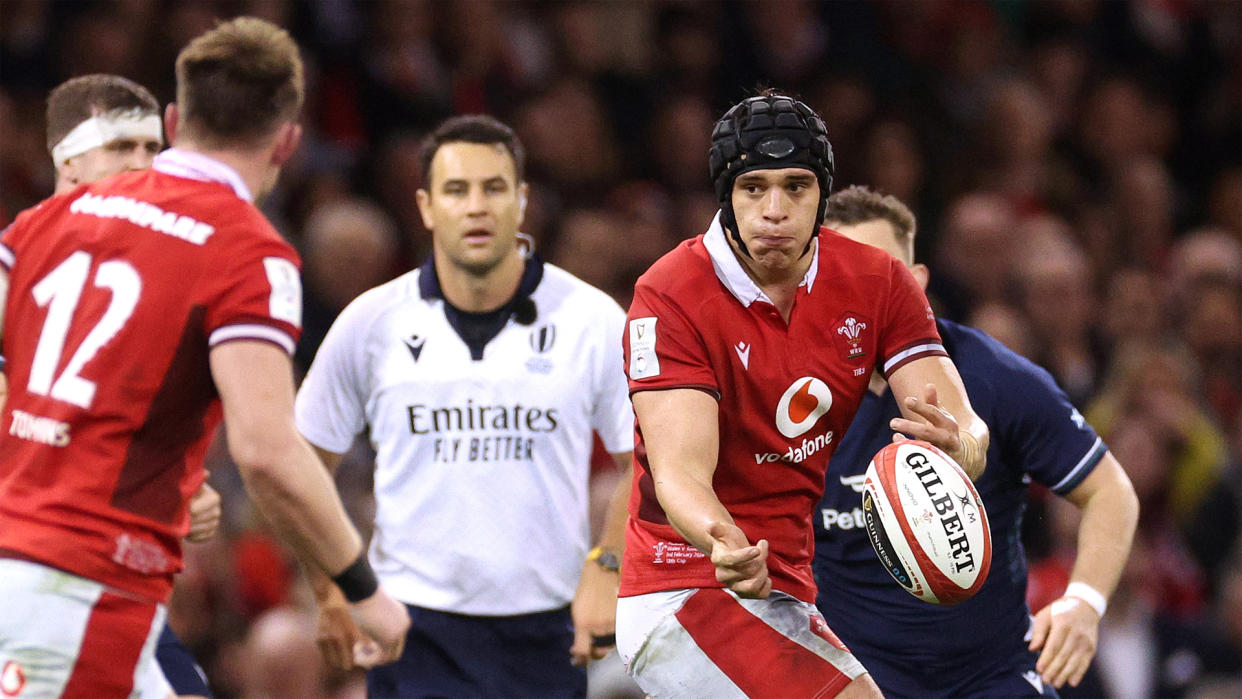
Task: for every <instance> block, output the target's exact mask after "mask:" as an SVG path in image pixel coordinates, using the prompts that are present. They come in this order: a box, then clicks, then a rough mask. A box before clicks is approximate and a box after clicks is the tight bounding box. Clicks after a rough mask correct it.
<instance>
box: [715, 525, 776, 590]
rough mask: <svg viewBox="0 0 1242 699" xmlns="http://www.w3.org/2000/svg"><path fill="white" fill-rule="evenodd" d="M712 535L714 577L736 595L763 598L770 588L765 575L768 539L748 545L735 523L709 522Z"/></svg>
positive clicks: (768, 579) (770, 582)
mask: <svg viewBox="0 0 1242 699" xmlns="http://www.w3.org/2000/svg"><path fill="white" fill-rule="evenodd" d="M707 535H708V536H710V537H711V538H712V564H713V565H715V566H716V580H717V581H719V582H721V583H724V585H725V587H728V588H729V589H730V590H733V591H734V592H736V593H737V595H738V596H739V597H752V598H757V599H764V598H766V597H767V596H768V595H769V594H771V592H772V580H771V579H770V578H769V577H768V540H767V539H760V540H759V542H758V543H757V544H755V545H753V546H752V545H751V543H750V542H749V541H747V539H746V534H744V533H743V532H742V530H741V529H739V528H738V526H737V525H736V524H725V523H724V522H712V523H711V524H710V525H709V526H708V528H707Z"/></svg>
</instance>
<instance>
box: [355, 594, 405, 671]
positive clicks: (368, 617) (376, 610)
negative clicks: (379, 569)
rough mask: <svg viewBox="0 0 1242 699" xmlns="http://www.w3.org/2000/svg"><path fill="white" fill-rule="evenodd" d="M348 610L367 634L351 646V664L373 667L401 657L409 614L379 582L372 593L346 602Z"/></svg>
mask: <svg viewBox="0 0 1242 699" xmlns="http://www.w3.org/2000/svg"><path fill="white" fill-rule="evenodd" d="M349 613H350V615H351V616H353V619H354V622H355V623H357V624H358V628H359V629H361V630H362V632H363V633H364V634H366V636H367V638H363V639H362V640H361V641H359V642H355V643H354V645H353V649H352V650H353V657H354V664H355V665H358V666H359V667H368V668H369V667H375V666H376V665H386V664H388V663H391V662H393V661H394V660H396V659H397V658H400V657H401V651H402V650H403V649H404V648H405V634H406V632H407V631H409V629H410V614H409V612H407V611H406V609H405V605H404V604H401V603H400V602H398V601H397V600H395V599H393V598H392V596H391V595H389V594H388V592H387V591H386V590H385V589H384V587H383V586H382V585H381V586H380V588H379V589H378V590H376V591H375V594H373V595H371V596H370V597H368V598H366V599H364V600H362V601H361V602H357V603H354V604H351V605H349Z"/></svg>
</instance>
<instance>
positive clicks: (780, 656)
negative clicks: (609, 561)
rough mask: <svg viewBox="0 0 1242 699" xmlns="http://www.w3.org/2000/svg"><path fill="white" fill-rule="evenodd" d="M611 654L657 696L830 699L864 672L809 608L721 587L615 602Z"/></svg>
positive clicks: (785, 598)
mask: <svg viewBox="0 0 1242 699" xmlns="http://www.w3.org/2000/svg"><path fill="white" fill-rule="evenodd" d="M617 650H618V652H619V653H620V654H621V658H622V660H624V661H625V664H626V669H627V670H628V671H629V673H630V675H631V676H633V677H634V680H635V681H637V682H638V685H639V687H641V688H642V689H643V691H644V692H646V693H647V694H648V695H649V696H651V697H653V698H660V699H663V698H664V697H779V698H781V699H792V698H794V697H817V698H818V697H832V696H835V695H836V694H837V693H838V692H840V691H841V690H842V689H843V688H844V687H845V686H846V685H847V684H849V683H850V681H851V680H853V679H854V678H856V677H858V676H859V675H862V674H863V673H864V672H866V670H864V669H863V666H862V663H860V662H858V660H857V659H856V658H855V657H854V656H853V654H852V653H850V652H849V649H847V648H846V647H845V646H844V645H843V644H842V643H841V641H840V640H839V639H837V637H836V635H835V634H833V633H832V631H831V630H830V629H829V628H828V624H827V623H826V622H825V621H824V617H823V616H822V615H820V613H819V610H818V609H816V608H815V605H813V604H808V603H806V602H803V601H801V600H799V599H797V598H795V597H791V596H790V595H787V594H785V593H783V592H776V591H773V592H772V594H771V596H769V597H768V598H767V599H741V598H739V597H738V596H737V595H735V594H734V593H732V592H730V591H728V590H724V589H712V588H707V589H684V590H667V591H664V592H655V593H651V594H646V595H638V596H635V597H622V598H621V599H619V600H617Z"/></svg>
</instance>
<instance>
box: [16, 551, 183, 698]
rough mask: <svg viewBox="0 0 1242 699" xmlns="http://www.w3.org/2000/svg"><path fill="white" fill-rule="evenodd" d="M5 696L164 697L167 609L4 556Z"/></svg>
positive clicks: (167, 688)
mask: <svg viewBox="0 0 1242 699" xmlns="http://www.w3.org/2000/svg"><path fill="white" fill-rule="evenodd" d="M0 600H3V602H2V603H0V696H3V697H6V698H8V697H16V698H17V699H44V698H45V697H60V696H62V695H63V696H65V697H120V698H124V697H135V698H138V699H167V698H168V697H170V696H172V695H173V691H172V687H171V686H170V685H169V684H168V680H166V679H165V678H164V675H163V673H162V672H161V671H160V668H159V664H158V663H157V662H156V661H155V646H156V643H157V641H158V640H159V636H160V632H161V631H162V630H163V628H164V619H165V617H166V616H167V613H168V611H167V609H166V608H165V607H164V605H162V604H156V603H155V602H150V601H145V600H139V599H135V598H133V597H131V596H128V595H126V594H123V593H120V592H118V591H116V590H114V589H112V588H110V587H108V586H106V585H102V584H100V583H97V582H95V581H93V580H88V579H86V578H82V577H79V576H77V575H71V574H69V573H66V572H63V571H60V570H57V569H55V568H50V567H48V566H44V565H40V564H38V563H33V562H30V561H24V560H18V559H14V558H0Z"/></svg>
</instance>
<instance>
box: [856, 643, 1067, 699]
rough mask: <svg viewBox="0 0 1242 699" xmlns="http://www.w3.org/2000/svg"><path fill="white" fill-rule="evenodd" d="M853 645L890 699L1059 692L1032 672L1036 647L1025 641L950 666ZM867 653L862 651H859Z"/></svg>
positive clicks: (1049, 698) (986, 698)
mask: <svg viewBox="0 0 1242 699" xmlns="http://www.w3.org/2000/svg"><path fill="white" fill-rule="evenodd" d="M850 649H851V650H853V651H854V654H855V655H856V656H857V657H858V659H859V660H862V661H863V666H865V667H866V668H867V671H868V672H870V673H871V679H873V680H875V683H876V684H877V685H879V687H880V691H882V692H883V693H884V696H885V697H888V698H889V699H899V698H901V697H909V698H910V699H932V698H933V697H944V698H945V699H949V698H953V699H967V698H972V697H973V698H978V699H993V698H994V697H1044V698H1045V699H1056V698H1057V697H1059V696H1060V695H1058V694H1057V690H1056V689H1055V688H1054V687H1053V686H1052V685H1050V684H1046V683H1044V682H1043V680H1041V679H1040V678H1039V673H1037V672H1035V661H1036V660H1038V659H1039V653H1037V652H1036V653H1032V652H1031V651H1029V650H1027V649H1026V645H1025V643H1023V644H1022V645H1021V646H1020V647H1014V648H1011V649H1009V650H1007V651H1002V652H1000V653H989V654H987V655H986V656H983V657H980V656H973V657H962V658H961V659H960V660H958V661H955V662H954V663H953V666H952V667H935V666H933V665H930V664H926V663H919V662H917V661H914V660H909V659H901V660H898V659H896V658H893V657H891V655H890V656H888V657H886V654H884V653H883V652H876V651H871V652H866V651H863V652H859V649H858V648H857V647H854V646H851V648H850ZM864 655H866V657H863V656H864Z"/></svg>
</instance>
